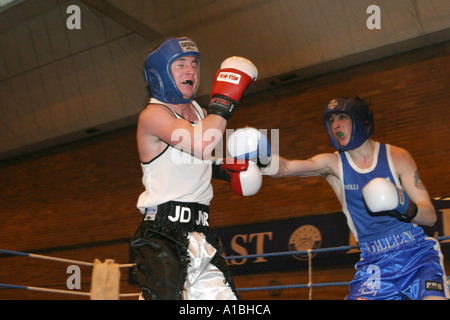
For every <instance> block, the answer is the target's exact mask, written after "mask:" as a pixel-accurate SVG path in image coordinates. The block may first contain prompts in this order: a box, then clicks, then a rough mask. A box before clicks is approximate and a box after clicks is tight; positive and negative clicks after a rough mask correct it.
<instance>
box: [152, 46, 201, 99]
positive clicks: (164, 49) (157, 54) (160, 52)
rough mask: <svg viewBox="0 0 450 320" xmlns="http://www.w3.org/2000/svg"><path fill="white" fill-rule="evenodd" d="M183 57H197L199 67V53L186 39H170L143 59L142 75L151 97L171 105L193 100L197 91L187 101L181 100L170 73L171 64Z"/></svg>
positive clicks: (181, 97)
mask: <svg viewBox="0 0 450 320" xmlns="http://www.w3.org/2000/svg"><path fill="white" fill-rule="evenodd" d="M183 56H195V57H197V58H198V62H199V67H200V52H199V50H198V48H197V45H196V44H195V42H194V41H193V40H192V39H191V38H188V37H182V38H170V39H168V40H166V41H164V42H163V43H162V44H161V45H160V46H159V47H157V48H156V49H155V50H153V51H152V52H150V54H149V55H148V56H147V59H145V63H144V75H145V80H146V81H147V82H148V83H149V85H148V88H149V90H150V94H151V96H152V97H154V98H156V99H158V100H160V101H162V102H166V103H172V104H181V103H188V102H191V101H192V99H194V96H195V94H196V93H197V91H195V92H194V94H193V95H192V97H190V98H189V99H184V98H183V94H182V93H181V92H180V90H179V89H178V87H177V85H176V83H175V80H174V79H173V76H172V72H171V71H170V66H171V64H172V62H173V61H175V60H176V59H179V58H181V57H183Z"/></svg>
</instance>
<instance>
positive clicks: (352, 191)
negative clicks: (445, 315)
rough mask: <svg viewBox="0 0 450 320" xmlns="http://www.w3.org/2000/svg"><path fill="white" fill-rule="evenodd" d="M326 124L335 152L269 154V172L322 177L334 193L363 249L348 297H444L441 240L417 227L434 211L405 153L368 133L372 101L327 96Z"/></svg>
mask: <svg viewBox="0 0 450 320" xmlns="http://www.w3.org/2000/svg"><path fill="white" fill-rule="evenodd" d="M324 122H325V128H326V130H327V133H328V135H329V140H330V143H331V145H332V146H333V147H334V148H336V149H337V151H336V152H334V153H324V154H318V155H316V156H314V157H312V158H310V159H308V160H287V159H285V158H283V157H280V156H277V155H272V157H273V160H272V161H278V163H279V170H278V173H276V174H275V175H272V177H287V176H296V177H309V176H322V177H324V178H325V179H326V180H327V181H328V183H329V184H330V186H331V188H332V189H333V191H334V192H335V194H336V196H337V198H338V200H339V201H340V203H341V205H342V210H343V212H344V213H345V215H346V217H347V221H348V225H349V228H350V230H351V231H352V233H353V235H354V237H355V239H356V240H357V241H358V242H359V246H360V249H361V260H360V261H359V262H358V263H357V264H356V270H357V271H356V275H355V277H354V279H353V281H352V282H351V284H350V292H349V294H348V296H347V299H351V300H356V299H360V300H363V299H379V300H391V299H392V300H394V299H406V298H410V299H414V300H419V299H447V298H448V297H449V291H448V287H447V284H446V275H445V271H444V268H443V265H442V254H441V251H440V246H439V243H438V242H437V241H436V240H434V239H432V238H429V237H428V236H427V235H426V234H425V233H424V231H423V229H422V227H420V225H424V226H432V225H434V223H435V222H436V219H437V216H436V212H435V209H434V207H433V205H432V203H431V200H430V197H429V195H428V192H427V190H426V188H425V186H424V185H423V183H422V182H421V180H420V177H419V172H418V169H417V166H416V163H415V161H414V159H413V158H412V156H411V154H410V153H409V152H408V151H407V150H405V149H403V148H400V147H396V146H393V145H389V144H383V143H379V142H377V141H375V140H373V139H372V138H371V136H372V134H373V131H374V120H373V114H372V111H371V108H370V102H368V101H366V100H363V99H360V98H359V97H355V98H354V99H352V98H336V99H332V100H330V101H329V102H328V103H327V104H326V106H325V111H324ZM275 158H277V159H276V160H275ZM263 171H264V169H263Z"/></svg>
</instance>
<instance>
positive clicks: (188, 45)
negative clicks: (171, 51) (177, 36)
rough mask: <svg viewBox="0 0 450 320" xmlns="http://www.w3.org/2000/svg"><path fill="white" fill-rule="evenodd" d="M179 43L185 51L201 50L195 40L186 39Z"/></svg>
mask: <svg viewBox="0 0 450 320" xmlns="http://www.w3.org/2000/svg"><path fill="white" fill-rule="evenodd" d="M178 44H179V45H180V47H181V50H183V52H190V51H194V52H199V51H198V48H197V45H196V44H195V42H193V41H186V40H184V41H179V42H178Z"/></svg>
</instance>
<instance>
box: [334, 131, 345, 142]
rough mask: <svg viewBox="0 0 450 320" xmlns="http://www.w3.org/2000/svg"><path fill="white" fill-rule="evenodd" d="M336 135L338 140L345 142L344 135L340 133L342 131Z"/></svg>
mask: <svg viewBox="0 0 450 320" xmlns="http://www.w3.org/2000/svg"><path fill="white" fill-rule="evenodd" d="M335 135H336V138H337V139H338V140H343V139H344V133H343V132H340V131H339V132H336V133H335Z"/></svg>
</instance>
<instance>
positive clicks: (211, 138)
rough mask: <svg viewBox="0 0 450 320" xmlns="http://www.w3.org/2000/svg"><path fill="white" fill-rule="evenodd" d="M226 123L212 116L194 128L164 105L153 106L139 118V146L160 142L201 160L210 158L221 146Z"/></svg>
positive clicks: (148, 107) (220, 118)
mask: <svg viewBox="0 0 450 320" xmlns="http://www.w3.org/2000/svg"><path fill="white" fill-rule="evenodd" d="M226 124H227V122H226V120H224V119H223V118H222V117H220V116H217V115H208V116H207V117H205V118H204V119H203V120H202V121H200V122H199V123H197V125H196V126H195V127H194V126H192V125H191V123H190V122H189V121H187V120H185V119H182V118H180V119H177V118H175V117H174V116H173V114H172V112H171V111H169V110H168V109H167V108H166V107H164V106H162V105H149V106H147V108H146V109H145V110H143V111H142V112H141V114H140V115H139V120H138V132H137V135H138V144H139V143H142V144H143V145H144V146H145V145H146V143H147V142H146V141H148V140H149V139H159V140H161V141H163V142H165V143H167V144H169V145H171V146H173V147H175V148H177V149H179V150H182V151H184V152H187V153H191V154H193V155H194V156H197V157H199V158H201V157H206V156H207V155H209V154H210V153H211V152H212V150H214V148H215V146H216V145H217V144H218V143H219V141H220V139H221V137H222V135H223V133H224V132H225V128H226Z"/></svg>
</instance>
